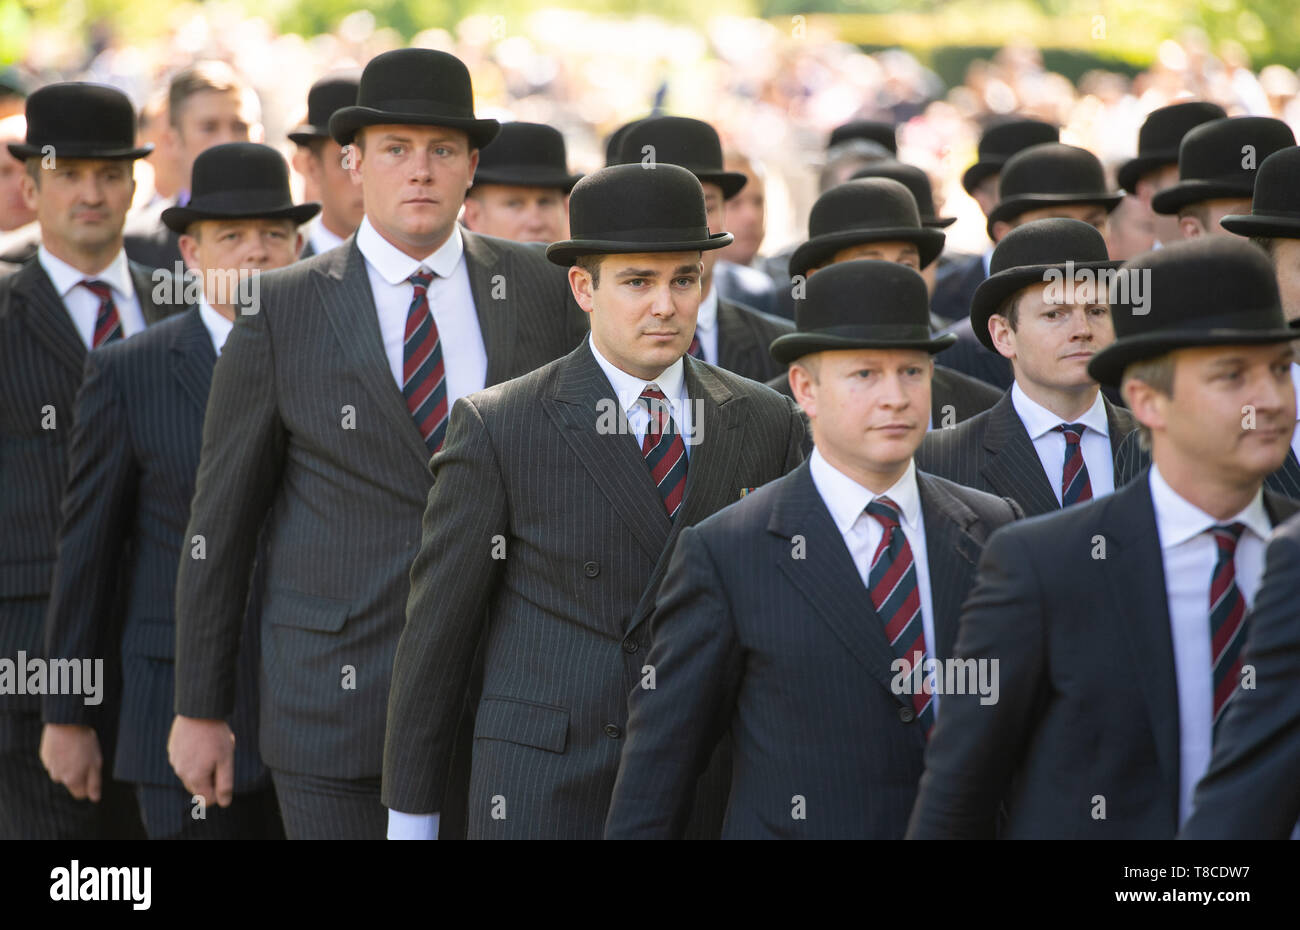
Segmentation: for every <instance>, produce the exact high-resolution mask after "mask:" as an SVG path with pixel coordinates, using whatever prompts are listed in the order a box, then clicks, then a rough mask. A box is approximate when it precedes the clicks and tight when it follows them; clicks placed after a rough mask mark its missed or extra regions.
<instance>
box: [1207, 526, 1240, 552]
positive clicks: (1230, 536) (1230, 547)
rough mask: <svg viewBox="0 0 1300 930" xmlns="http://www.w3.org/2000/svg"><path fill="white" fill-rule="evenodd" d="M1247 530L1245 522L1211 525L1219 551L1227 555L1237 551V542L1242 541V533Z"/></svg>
mask: <svg viewBox="0 0 1300 930" xmlns="http://www.w3.org/2000/svg"><path fill="white" fill-rule="evenodd" d="M1245 530H1246V524H1244V523H1229V524H1227V525H1223V524H1220V525H1218V526H1212V527H1210V533H1211V534H1213V536H1214V542H1215V543H1216V544H1217V545H1218V547H1219V551H1220V552H1222V553H1224V554H1225V555H1231V554H1232V553H1234V552H1236V551H1237V543H1238V542H1240V541H1241V534H1242V533H1243V532H1245Z"/></svg>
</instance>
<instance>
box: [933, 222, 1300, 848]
mask: <svg viewBox="0 0 1300 930" xmlns="http://www.w3.org/2000/svg"><path fill="white" fill-rule="evenodd" d="M1121 270H1122V271H1124V272H1127V273H1130V274H1138V275H1142V276H1144V277H1146V278H1148V281H1149V287H1148V290H1147V293H1148V294H1149V295H1150V302H1149V304H1148V305H1146V306H1145V307H1139V306H1137V305H1136V304H1134V303H1132V302H1125V301H1119V302H1116V303H1114V304H1112V318H1113V320H1114V325H1115V331H1116V336H1117V338H1116V340H1115V342H1114V343H1112V344H1111V345H1110V346H1109V347H1107V348H1106V349H1104V350H1102V351H1101V352H1098V353H1097V354H1096V355H1095V356H1094V357H1093V359H1092V361H1091V362H1090V363H1089V366H1088V369H1089V373H1090V374H1091V375H1092V376H1093V377H1094V378H1095V379H1096V380H1098V381H1099V382H1101V383H1103V384H1122V386H1123V392H1124V397H1125V399H1126V400H1127V401H1128V405H1129V408H1130V409H1131V410H1132V411H1133V415H1134V416H1135V417H1136V418H1137V419H1138V421H1139V423H1141V428H1142V429H1143V430H1144V431H1146V432H1147V433H1148V435H1149V437H1150V443H1151V446H1152V450H1153V452H1152V457H1153V462H1152V465H1151V468H1150V469H1148V470H1147V471H1146V472H1144V473H1143V474H1142V475H1141V476H1140V477H1139V478H1138V480H1136V481H1134V482H1132V483H1131V484H1129V485H1128V486H1127V487H1125V488H1123V489H1121V490H1119V491H1117V492H1116V493H1114V494H1111V495H1109V496H1107V497H1104V498H1100V499H1097V500H1094V501H1092V502H1090V503H1087V504H1081V505H1079V506H1077V507H1069V508H1066V509H1065V510H1063V511H1062V512H1060V513H1059V514H1053V515H1051V516H1046V517H1041V518H1039V519H1032V520H1026V521H1025V522H1023V523H1020V524H1017V525H1015V526H1010V527H1007V528H1005V529H1003V530H1000V531H998V532H997V533H995V534H994V535H993V537H992V538H991V539H990V540H989V543H988V545H987V546H986V547H985V549H984V555H983V558H982V560H981V562H980V567H979V581H978V582H977V584H976V586H975V590H974V591H973V592H972V593H971V595H970V597H969V598H968V599H967V601H966V605H965V607H964V609H963V612H962V618H961V628H960V632H959V633H958V636H957V646H956V655H957V657H958V658H960V659H962V660H970V661H973V662H975V663H977V664H992V663H993V662H994V661H996V662H997V663H998V668H999V673H1000V682H1001V688H1000V691H1001V693H1000V699H999V700H998V701H997V702H995V703H992V704H988V705H982V704H980V703H979V701H978V699H974V698H970V697H968V696H965V695H954V696H953V697H951V698H949V699H946V700H945V702H944V711H943V713H942V714H941V715H940V717H939V724H938V727H937V728H936V732H935V736H934V740H933V742H932V744H931V746H930V748H929V752H928V754H927V756H926V771H925V775H924V776H922V778H921V790H920V795H919V797H918V798H917V802H916V807H915V809H914V810H913V812H912V819H911V824H910V826H909V829H908V836H909V837H917V838H942V837H992V836H993V835H994V834H995V832H1000V834H1001V836H1002V837H1004V838H1010V839H1016V838H1058V839H1086V838H1098V839H1170V838H1172V837H1173V836H1174V835H1175V833H1176V832H1177V831H1178V828H1179V826H1180V824H1182V823H1183V822H1184V821H1185V820H1186V818H1187V815H1188V813H1189V812H1190V810H1191V802H1192V791H1193V789H1194V788H1195V786H1196V783H1197V781H1198V780H1199V779H1200V778H1201V776H1202V775H1203V774H1204V772H1205V769H1206V766H1207V764H1208V763H1209V761H1210V752H1211V747H1212V745H1213V744H1214V742H1215V740H1216V738H1217V735H1216V731H1217V730H1218V725H1219V724H1220V723H1221V722H1222V717H1223V713H1224V709H1225V707H1227V706H1229V702H1230V701H1231V700H1232V699H1233V694H1234V692H1235V691H1236V690H1237V688H1238V683H1239V681H1240V680H1241V674H1242V661H1241V644H1242V640H1243V639H1244V627H1243V618H1244V615H1245V613H1246V609H1247V608H1248V607H1249V606H1250V604H1251V602H1252V601H1253V600H1254V599H1255V594H1256V591H1257V590H1258V587H1259V581H1260V573H1261V569H1262V567H1263V555H1264V541H1265V538H1266V537H1267V536H1268V534H1269V533H1270V531H1271V530H1272V528H1273V527H1274V526H1276V525H1278V524H1279V523H1281V522H1282V521H1283V520H1284V519H1286V518H1287V517H1289V516H1291V515H1292V514H1293V513H1295V511H1296V507H1297V505H1296V504H1295V503H1294V502H1292V501H1289V500H1287V499H1286V498H1284V497H1281V496H1279V495H1275V494H1272V493H1271V492H1269V491H1266V490H1263V489H1262V485H1263V482H1264V478H1265V477H1266V476H1267V475H1268V474H1269V473H1270V472H1272V471H1273V470H1275V469H1276V468H1277V467H1278V466H1279V465H1280V464H1281V462H1282V459H1283V458H1285V456H1286V454H1287V452H1288V450H1289V444H1290V441H1291V431H1292V429H1293V428H1294V426H1295V395H1294V392H1293V390H1292V387H1291V376H1290V364H1291V359H1292V356H1293V354H1294V353H1293V349H1292V347H1291V339H1292V338H1293V337H1294V335H1295V332H1294V331H1293V330H1292V329H1290V328H1289V327H1288V326H1287V325H1286V320H1285V319H1284V317H1283V316H1282V309H1281V306H1280V304H1279V301H1278V293H1277V285H1276V283H1275V282H1274V280H1273V275H1272V269H1271V268H1270V267H1269V264H1268V260H1267V259H1266V258H1265V257H1264V256H1263V255H1262V254H1261V253H1260V252H1259V250H1258V249H1256V248H1254V247H1252V246H1250V245H1249V244H1247V243H1245V242H1242V241H1240V240H1229V239H1223V238H1219V237H1213V238H1202V239H1199V240H1196V241H1192V242H1179V243H1175V244H1174V245H1171V246H1169V247H1167V248H1165V249H1161V250H1158V251H1154V252H1147V253H1146V254H1144V255H1142V256H1140V257H1138V258H1135V259H1132V260H1130V261H1129V262H1126V263H1125V265H1124V266H1123V268H1122V269H1121ZM1135 311H1136V312H1135ZM1243 410H1249V411H1250V413H1251V416H1250V419H1249V421H1247V420H1245V419H1243V412H1242V411H1243ZM1000 809H1001V815H1000V813H999V811H1000ZM999 820H1001V823H1000V830H999Z"/></svg>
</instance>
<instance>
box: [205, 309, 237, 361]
mask: <svg viewBox="0 0 1300 930" xmlns="http://www.w3.org/2000/svg"><path fill="white" fill-rule="evenodd" d="M199 319H200V320H202V321H203V325H204V326H205V327H206V328H207V330H208V335H209V336H211V337H212V348H213V349H214V350H215V351H216V353H217V354H218V355H220V354H221V348H222V346H224V345H225V344H226V338H227V337H228V336H229V335H230V331H231V330H232V329H234V328H235V324H234V322H232V321H231V320H227V319H226V318H225V317H224V316H222V315H221V314H220V313H218V312H217V311H216V310H215V309H214V308H213V306H212V304H210V303H208V299H207V298H206V297H200V298H199Z"/></svg>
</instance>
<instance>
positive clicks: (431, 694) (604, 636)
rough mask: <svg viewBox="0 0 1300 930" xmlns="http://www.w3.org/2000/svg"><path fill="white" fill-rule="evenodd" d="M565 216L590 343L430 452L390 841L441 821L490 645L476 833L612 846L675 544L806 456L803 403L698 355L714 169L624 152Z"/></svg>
mask: <svg viewBox="0 0 1300 930" xmlns="http://www.w3.org/2000/svg"><path fill="white" fill-rule="evenodd" d="M570 207H571V212H570V216H571V219H572V224H573V237H572V238H571V239H568V240H565V241H562V242H557V243H554V244H552V245H551V246H550V247H549V248H548V249H547V255H548V256H549V257H550V259H551V260H552V261H553V262H555V263H556V264H557V265H560V266H562V267H566V268H568V269H569V282H570V285H571V287H572V288H573V293H574V295H575V296H576V298H577V300H578V302H579V304H580V305H581V306H582V308H583V309H584V310H585V311H586V312H587V313H588V314H589V315H590V318H591V335H590V338H589V339H587V340H586V341H584V342H583V343H582V344H581V345H580V346H579V347H578V348H577V349H575V350H574V351H573V352H571V353H570V354H569V355H567V356H565V357H564V358H562V359H559V360H557V361H556V362H554V363H552V364H550V365H547V366H545V367H544V368H541V369H539V370H538V371H535V372H533V373H532V374H530V375H527V376H525V377H523V378H519V379H516V380H515V381H512V382H509V383H507V384H503V385H499V386H497V387H495V388H490V389H488V390H486V391H482V392H480V393H477V394H474V395H472V396H470V397H466V398H463V399H462V400H460V401H458V402H457V404H456V406H455V409H454V410H453V412H452V419H451V427H450V429H449V431H448V436H447V444H446V446H445V447H444V449H443V450H442V452H441V453H439V454H438V455H436V456H435V457H434V459H433V463H432V468H433V472H434V477H435V481H434V485H433V490H432V491H431V492H430V494H429V502H428V507H427V509H426V510H425V516H424V537H423V542H422V544H421V547H420V551H419V554H418V555H417V556H416V558H415V563H414V564H413V565H412V568H411V597H410V601H409V602H408V604H407V622H406V629H405V630H404V631H403V633H402V639H401V643H400V645H399V647H398V651H397V660H396V663H395V665H394V668H393V688H392V695H391V697H390V699H389V703H388V733H387V740H386V743H385V751H384V803H385V804H386V805H388V807H389V808H391V810H392V819H391V820H390V828H389V829H390V833H389V835H390V836H393V837H416V836H419V837H432V836H434V835H436V833H437V830H438V815H439V814H440V813H441V812H442V811H443V810H444V809H445V807H444V804H445V798H446V773H447V769H448V764H449V757H450V753H451V746H452V740H453V737H454V735H455V731H456V726H457V722H458V720H459V711H460V707H461V703H462V701H463V700H464V697H465V693H466V686H467V682H468V680H469V677H470V673H471V669H472V667H473V665H474V658H475V647H476V646H477V645H478V644H479V642H480V641H482V647H481V651H482V662H483V672H482V675H483V682H482V697H481V699H480V700H479V702H478V707H477V714H476V719H475V724H474V751H473V761H472V769H471V775H470V786H469V830H468V835H469V836H470V837H471V838H537V839H541V838H599V837H600V835H601V832H602V830H603V828H604V823H605V814H606V811H607V809H608V807H609V798H610V792H611V790H612V789H613V787H614V777H615V773H616V772H617V770H618V759H619V753H620V750H621V749H622V747H623V736H624V731H625V728H626V726H627V695H628V693H629V692H630V691H631V690H632V689H633V687H635V686H636V685H637V683H638V682H640V681H641V680H642V676H643V675H644V674H645V671H644V666H645V662H646V658H645V656H646V650H647V649H648V648H649V645H650V629H649V625H648V623H647V620H648V618H649V614H650V608H651V606H652V605H653V601H654V595H655V592H656V591H657V590H658V589H659V586H660V585H661V584H662V583H663V582H664V579H665V569H666V567H667V565H668V560H669V558H670V557H671V555H672V550H673V547H674V545H675V543H676V540H677V538H678V536H679V535H680V533H681V532H682V530H683V528H684V527H688V526H691V525H693V524H695V523H697V522H699V521H700V520H702V519H704V518H705V517H707V516H708V515H709V514H711V513H714V512H715V511H717V510H720V509H721V508H723V507H725V506H726V505H728V504H730V503H732V502H734V501H736V500H739V499H740V498H741V497H742V496H743V495H744V494H745V493H746V492H748V491H749V490H752V489H753V488H756V487H759V486H761V485H763V484H766V483H767V482H769V481H772V480H774V479H776V478H779V477H780V476H781V475H783V474H785V473H786V472H788V471H789V470H790V469H791V468H793V467H794V466H795V465H797V464H798V463H799V462H800V460H801V458H802V456H801V453H800V451H799V450H800V442H801V440H802V438H803V432H804V427H803V423H802V421H801V419H800V417H799V414H798V412H797V411H796V410H795V408H794V404H793V403H792V402H791V401H789V400H788V399H786V398H783V397H781V396H780V395H778V394H776V393H775V392H774V391H771V390H769V389H768V388H766V387H764V386H763V385H761V384H757V383H755V382H753V381H750V380H748V379H746V378H742V377H740V376H738V375H735V374H732V373H731V372H728V371H725V370H723V369H721V368H718V367H716V366H713V365H710V364H708V363H707V362H702V361H700V360H699V359H697V358H695V357H693V356H691V355H690V354H689V353H688V352H687V349H688V347H689V346H690V342H691V337H692V333H693V332H694V329H695V316H696V313H697V309H698V306H699V303H700V293H701V284H700V278H701V277H702V270H701V261H700V253H701V252H703V251H707V250H712V249H718V248H721V247H722V246H724V245H726V244H727V243H729V242H730V241H731V235H730V234H729V233H725V232H716V233H714V232H710V230H709V224H708V217H707V213H706V209H705V200H704V191H703V189H702V187H701V185H700V182H699V181H698V180H697V179H696V177H695V176H694V175H693V174H692V173H691V172H690V171H688V170H686V169H684V168H681V167H679V166H676V165H672V164H667V163H664V162H659V163H658V164H657V165H656V166H655V167H654V168H653V169H651V168H648V167H643V166H642V165H639V164H636V165H615V166H613V167H610V168H605V169H602V170H600V171H597V172H595V173H594V174H590V175H588V176H587V177H585V178H583V179H582V180H581V181H579V182H578V184H577V185H576V186H575V187H574V189H573V195H572V199H571V202H570ZM726 775H727V772H726V768H725V759H720V760H718V762H717V764H716V765H715V766H714V769H713V771H712V773H711V776H712V777H706V778H705V779H704V784H702V785H701V789H700V793H699V801H698V804H697V807H696V810H695V814H694V824H693V830H692V831H691V832H692V835H696V836H702V837H708V836H716V835H717V831H718V829H719V824H720V819H721V808H722V801H723V797H724V796H725V793H726Z"/></svg>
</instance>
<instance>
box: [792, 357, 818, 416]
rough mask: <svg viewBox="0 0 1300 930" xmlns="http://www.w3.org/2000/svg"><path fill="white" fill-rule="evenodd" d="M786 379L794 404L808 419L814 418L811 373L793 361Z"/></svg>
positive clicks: (815, 414)
mask: <svg viewBox="0 0 1300 930" xmlns="http://www.w3.org/2000/svg"><path fill="white" fill-rule="evenodd" d="M786 377H787V378H789V379H790V393H792V394H793V395H794V402H795V403H796V404H798V405H799V406H800V408H802V410H803V412H804V413H805V414H807V415H808V419H810V420H811V419H813V418H814V417H816V416H817V392H816V385H815V382H814V381H813V377H812V373H811V372H810V371H808V369H807V368H804V367H803V366H802V365H800V364H799V363H798V362H797V361H795V362H791V363H790V367H789V368H788V369H787V371H786Z"/></svg>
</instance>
